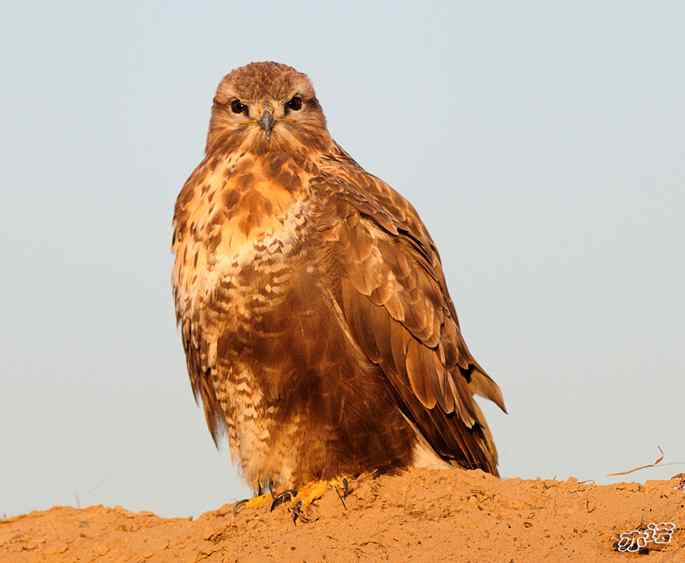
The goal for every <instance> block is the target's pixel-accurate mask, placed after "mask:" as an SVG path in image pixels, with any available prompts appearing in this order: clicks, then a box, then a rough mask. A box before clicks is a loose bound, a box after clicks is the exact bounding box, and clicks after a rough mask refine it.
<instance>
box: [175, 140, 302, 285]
mask: <svg viewBox="0 0 685 563" xmlns="http://www.w3.org/2000/svg"><path fill="white" fill-rule="evenodd" d="M310 177H311V172H309V171H307V170H306V169H304V168H303V167H301V166H299V165H298V164H297V163H296V162H295V160H294V159H292V158H291V157H289V156H288V155H286V154H283V153H271V154H269V153H267V154H266V155H260V156H256V155H251V154H246V155H237V156H236V155H232V156H229V157H226V158H219V157H211V158H208V159H207V160H205V161H204V162H203V163H202V164H201V165H200V166H198V168H197V169H196V170H195V172H194V173H193V175H192V176H191V177H190V178H189V180H188V182H186V185H185V186H184V188H183V190H182V191H181V194H180V195H179V197H178V200H177V204H176V212H175V219H174V224H175V235H174V238H175V241H174V250H175V253H176V263H175V267H174V285H175V288H176V292H177V294H180V295H179V297H183V296H185V297H186V298H192V297H193V296H194V295H198V294H206V293H207V292H211V291H212V289H213V288H214V287H215V286H216V284H218V283H220V281H221V280H222V279H225V278H226V277H227V275H229V274H230V273H231V272H234V271H236V270H238V269H240V268H242V267H244V266H246V265H248V264H250V263H251V262H252V261H253V260H254V259H255V256H256V255H257V254H259V253H263V252H270V253H271V254H276V253H281V254H283V253H286V252H287V249H288V247H289V246H291V245H292V243H293V240H294V239H295V238H296V237H297V231H298V228H299V227H300V226H301V224H302V222H303V219H302V217H303V209H304V207H305V206H306V200H307V186H308V182H309V178H310Z"/></svg>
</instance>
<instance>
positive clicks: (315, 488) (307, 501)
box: [290, 477, 349, 522]
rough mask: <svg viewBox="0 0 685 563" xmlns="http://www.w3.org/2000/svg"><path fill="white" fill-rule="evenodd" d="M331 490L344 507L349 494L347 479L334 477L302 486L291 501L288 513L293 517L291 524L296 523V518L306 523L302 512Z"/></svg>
mask: <svg viewBox="0 0 685 563" xmlns="http://www.w3.org/2000/svg"><path fill="white" fill-rule="evenodd" d="M329 488H331V489H333V490H335V492H336V494H337V495H338V498H339V499H340V502H342V504H343V506H344V507H345V508H347V506H345V501H344V498H345V497H346V496H347V494H348V493H349V484H348V481H347V479H345V478H344V477H336V478H335V479H331V480H330V481H311V482H310V483H307V484H306V485H304V486H302V487H301V488H300V489H299V490H298V492H297V495H295V498H294V499H293V507H292V508H291V509H290V512H291V513H292V516H293V522H296V521H297V519H298V518H302V520H303V521H305V522H306V521H307V518H306V517H304V515H303V514H302V512H303V511H304V510H305V509H306V508H308V507H309V506H310V505H311V504H312V503H313V502H314V501H316V500H319V499H320V498H321V497H322V496H324V495H325V494H326V491H327V490H328V489H329Z"/></svg>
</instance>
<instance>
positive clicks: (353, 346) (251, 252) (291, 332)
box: [172, 62, 505, 491]
mask: <svg viewBox="0 0 685 563" xmlns="http://www.w3.org/2000/svg"><path fill="white" fill-rule="evenodd" d="M205 153H206V154H205V157H204V159H203V160H202V162H200V164H199V165H198V166H197V168H195V170H194V171H193V173H192V175H191V176H190V178H189V179H188V180H187V182H186V183H185V185H184V186H183V189H182V190H181V193H180V195H179V196H178V200H177V202H176V208H175V213H174V235H173V243H172V245H173V251H174V253H175V265H174V269H173V292H174V301H175V306H176V315H177V320H178V324H179V325H180V327H181V332H182V339H183V347H184V349H185V354H186V358H187V367H188V373H189V375H190V382H191V384H192V388H193V391H194V393H195V397H196V398H197V397H199V398H200V399H201V401H202V404H203V407H204V412H205V416H206V419H207V424H208V426H209V430H210V432H211V434H212V436H213V438H214V440H215V442H216V441H217V440H218V439H219V436H220V434H221V431H222V430H224V429H225V430H227V432H228V439H229V445H230V450H231V453H232V457H233V458H234V460H237V462H238V463H239V464H240V468H241V470H242V473H243V475H244V477H245V478H246V479H247V481H248V482H249V483H250V484H251V485H252V487H253V488H254V489H255V490H256V491H261V490H263V487H265V486H267V485H269V486H271V487H275V488H276V489H289V488H295V487H300V486H302V485H303V484H305V483H308V482H310V481H316V480H319V481H323V480H330V479H332V478H334V477H336V476H340V475H351V476H354V475H358V474H360V473H362V472H365V471H368V470H372V469H398V468H405V467H410V466H424V467H425V466H450V465H458V466H462V467H465V468H480V469H483V470H484V471H488V472H490V473H493V474H497V451H496V449H495V445H494V443H493V440H492V436H491V433H490V430H489V428H488V425H487V423H486V421H485V419H484V417H483V414H482V412H481V410H480V408H479V407H478V405H477V403H476V401H475V400H474V395H480V396H483V397H486V398H488V399H490V400H492V401H494V402H495V403H496V404H497V405H499V406H500V407H501V408H502V409H503V410H504V409H505V407H504V401H503V398H502V394H501V392H500V389H499V387H498V386H497V384H496V383H495V382H494V381H493V380H492V379H490V377H489V376H488V375H487V374H486V372H485V370H484V369H483V368H482V367H481V366H480V365H479V364H478V363H477V362H476V360H475V359H474V358H473V357H472V356H471V354H470V353H469V350H468V348H467V346H466V343H465V342H464V339H463V337H462V334H461V330H460V328H459V322H458V321H457V314H456V312H455V309H454V304H453V303H452V300H451V298H450V296H449V293H448V291H447V285H446V283H445V276H444V274H443V271H442V266H441V263H440V257H439V255H438V251H437V249H436V247H435V244H434V242H433V240H432V239H431V237H430V235H429V234H428V231H427V230H426V227H425V226H424V224H423V223H422V222H421V220H420V219H419V217H418V214H417V212H416V210H415V209H414V208H413V207H412V205H411V204H410V203H409V202H408V201H407V200H406V199H405V198H404V197H402V196H401V195H400V194H398V193H397V192H396V191H394V190H393V189H392V188H391V187H390V186H389V185H388V184H386V183H385V182H383V181H382V180H380V179H379V178H376V177H375V176H372V175H371V174H369V173H368V172H366V171H365V170H364V169H363V168H362V167H361V166H360V165H359V164H357V163H356V162H355V161H354V160H353V159H352V158H351V157H350V156H349V155H348V154H347V153H346V152H345V151H344V150H343V149H342V148H341V147H340V146H339V145H338V144H337V143H336V142H335V141H334V140H333V138H332V137H331V135H330V133H329V132H328V130H327V128H326V119H325V117H324V114H323V111H322V109H321V105H320V104H319V101H318V100H317V98H316V95H315V93H314V89H313V87H312V84H311V82H310V81H309V79H308V78H307V76H306V75H304V74H302V73H300V72H298V71H296V70H295V69H293V68H291V67H289V66H286V65H283V64H278V63H273V62H264V63H253V64H249V65H247V66H244V67H241V68H238V69H236V70H234V71H233V72H231V73H230V74H228V75H227V76H226V77H225V78H224V79H223V80H222V81H221V83H220V84H219V87H218V89H217V92H216V96H215V97H214V103H213V106H212V115H211V121H210V125H209V134H208V136H207V144H206V151H205Z"/></svg>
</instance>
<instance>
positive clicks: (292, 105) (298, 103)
mask: <svg viewBox="0 0 685 563" xmlns="http://www.w3.org/2000/svg"><path fill="white" fill-rule="evenodd" d="M285 107H287V108H288V109H291V110H293V111H299V110H301V109H302V98H300V96H293V97H292V98H291V100H290V101H289V102H288V103H287V104H285Z"/></svg>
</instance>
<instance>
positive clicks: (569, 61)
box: [0, 0, 685, 516]
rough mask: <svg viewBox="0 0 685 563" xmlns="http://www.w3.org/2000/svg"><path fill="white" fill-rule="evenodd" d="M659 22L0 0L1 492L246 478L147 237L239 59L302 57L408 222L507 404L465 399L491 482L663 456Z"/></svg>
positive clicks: (671, 32) (670, 75)
mask: <svg viewBox="0 0 685 563" xmlns="http://www.w3.org/2000/svg"><path fill="white" fill-rule="evenodd" d="M684 21H685V4H683V3H682V2H679V1H673V2H666V1H654V2H643V1H626V0H616V1H600V2H596V1H581V2H550V1H542V0H541V1H538V2H534V1H522V2H505V1H502V2H477V3H476V2H443V3H438V2H436V3H430V2H426V3H420V2H415V1H412V2H344V3H343V2H339V3H336V4H335V5H333V3H329V2H313V1H312V2H299V1H295V0H293V1H289V2H269V1H261V2H153V1H150V2H137V1H136V2H133V1H129V2H110V3H105V2H89V1H88V2H86V1H83V2H22V3H19V2H15V3H4V4H3V7H2V8H1V9H0V53H1V54H0V57H1V58H2V61H1V62H2V65H1V67H0V68H1V71H0V72H1V76H2V82H1V83H2V88H1V93H0V100H1V103H0V150H1V154H2V169H3V174H2V187H1V188H0V194H1V196H2V197H1V198H0V289H1V291H0V352H1V353H0V378H1V379H0V444H1V446H0V515H1V514H3V513H6V514H17V513H21V512H25V511H28V510H32V509H37V508H46V507H49V506H51V505H54V504H67V505H76V504H81V505H88V504H94V503H105V504H109V505H114V504H121V505H124V506H126V507H127V508H130V509H136V510H152V511H155V512H157V513H159V514H161V515H166V516H170V515H194V514H198V513H199V512H202V511H205V510H208V509H212V508H215V507H218V506H219V505H221V504H222V503H224V502H227V501H230V500H234V499H236V498H241V497H244V496H245V495H247V494H248V489H247V488H246V487H245V486H244V484H242V482H241V480H240V478H239V476H238V474H237V472H236V470H235V469H234V468H232V467H231V466H230V465H229V463H228V454H227V451H226V449H224V450H223V451H221V452H217V451H216V450H215V448H214V446H213V444H212V441H211V439H210V437H209V433H208V431H207V429H206V427H205V422H204V419H203V415H202V412H201V409H199V408H197V407H196V406H195V404H194V402H193V397H192V394H191V391H190V385H189V382H188V378H187V376H186V373H185V365H184V359H183V355H182V351H181V345H180V340H179V337H178V334H177V332H176V328H175V326H174V317H173V309H172V301H171V292H170V281H169V279H170V267H171V261H172V257H171V254H170V250H169V243H170V237H171V229H170V220H171V214H172V209H173V205H174V200H175V198H176V194H177V193H178V190H179V189H180V186H181V185H182V183H183V182H184V181H185V179H186V178H187V176H188V175H189V173H190V172H191V171H192V169H193V167H194V166H195V165H196V164H197V163H198V162H199V161H200V159H201V157H202V153H203V147H204V142H205V134H206V130H207V123H208V118H209V109H210V105H211V99H212V95H213V92H214V89H215V87H216V85H217V83H218V82H219V80H220V79H221V77H222V76H223V75H224V74H225V73H226V72H228V71H229V70H231V69H232V68H234V67H236V66H241V65H243V64H245V63H248V62H250V61H255V60H264V59H273V60H277V61H281V62H286V63H288V64H291V65H293V66H295V67H297V68H298V69H300V70H302V71H304V72H306V73H308V74H309V76H310V77H311V78H312V80H313V82H314V84H315V87H316V88H317V90H318V95H319V98H320V100H321V102H322V104H323V107H324V110H325V112H326V115H327V116H328V123H329V128H330V130H331V131H332V133H333V135H334V136H335V138H336V139H337V140H338V141H339V142H340V143H341V144H342V145H343V146H344V147H345V148H346V149H347V150H348V151H349V152H350V153H351V154H352V155H353V156H354V158H355V159H357V160H358V161H359V162H360V163H361V164H362V165H364V166H365V167H366V168H367V169H368V170H369V171H371V172H373V173H375V174H377V175H378V176H380V177H382V178H384V179H385V180H387V181H388V182H390V183H391V184H392V185H393V186H394V187H395V188H397V189H398V190H399V191H400V192H402V193H403V194H405V195H406V196H407V197H408V198H409V199H410V200H411V201H412V202H413V203H414V204H415V205H416V207H417V208H418V210H419V212H420V213H421V215H422V217H423V219H424V221H425V222H426V224H427V225H428V227H429V229H430V231H431V233H432V235H433V237H434V238H435V240H436V241H437V244H438V247H439V249H440V251H441V254H442V257H443V261H444V264H445V271H446V275H447V281H448V284H449V288H450V291H451V294H452V296H453V298H454V301H455V303H456V306H457V310H458V311H459V313H460V318H461V323H462V327H463V331H464V333H465V336H466V339H467V341H468V343H469V345H470V347H471V349H472V351H473V353H474V354H475V355H476V357H477V358H478V359H479V361H480V362H481V363H482V364H483V365H484V366H485V367H486V368H487V369H488V370H489V371H490V373H491V374H492V376H493V377H494V378H495V379H496V380H497V382H498V383H499V384H500V386H501V387H502V389H503V391H504V394H505V397H506V400H507V403H508V406H509V408H510V414H509V415H508V416H506V415H504V414H501V413H500V412H499V411H497V410H496V408H491V407H490V406H489V405H488V406H486V413H487V415H488V417H489V420H490V422H491V425H492V427H493V430H494V434H495V438H496V441H497V445H498V447H499V450H500V453H501V469H502V472H503V475H504V476H507V477H509V476H521V477H528V478H535V477H543V478H552V477H554V476H557V477H558V478H565V477H568V476H570V475H575V476H577V477H578V478H579V479H595V480H597V481H599V482H611V481H612V480H611V479H608V478H606V473H608V472H611V471H616V470H621V469H627V468H630V467H631V466H634V465H639V464H642V463H648V462H650V461H652V460H653V459H654V458H655V456H656V447H657V445H661V446H663V447H664V449H665V451H666V460H665V462H685V440H683V419H684V416H685V415H684V414H683V400H684V398H685V359H684V354H683V348H684V346H685V338H684V336H685V330H684V328H683V319H684V318H685V299H684V297H683V291H684V288H685V252H684V250H683V247H684V245H685V73H684V72H683V55H684V54H685V33H683V22H684ZM680 471H685V465H670V466H665V467H663V468H661V469H658V470H650V471H645V472H642V473H640V474H638V475H636V476H635V478H636V479H645V478H668V477H670V476H671V475H672V474H674V473H677V472H680Z"/></svg>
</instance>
